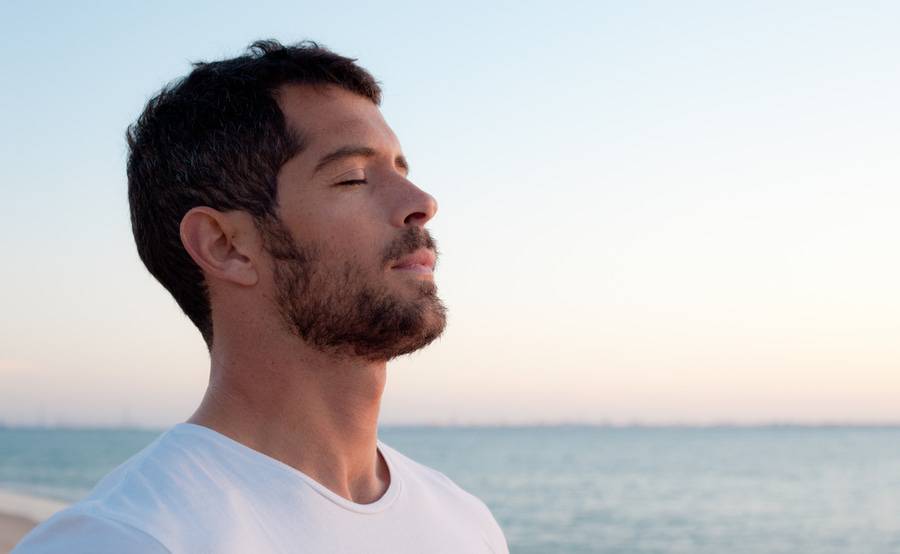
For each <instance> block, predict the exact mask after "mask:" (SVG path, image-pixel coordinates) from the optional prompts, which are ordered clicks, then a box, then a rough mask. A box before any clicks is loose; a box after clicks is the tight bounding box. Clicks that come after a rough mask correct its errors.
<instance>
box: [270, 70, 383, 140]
mask: <svg viewBox="0 0 900 554" xmlns="http://www.w3.org/2000/svg"><path fill="white" fill-rule="evenodd" d="M277 98H278V105H279V106H280V107H281V111H282V112H283V113H284V117H285V120H286V122H287V124H288V127H289V128H291V129H293V130H294V131H297V132H298V133H299V135H300V137H302V142H303V144H304V147H305V148H304V151H305V152H306V153H309V154H312V155H319V154H322V153H324V152H328V151H331V150H333V149H334V148H335V147H340V146H343V145H346V144H351V143H352V144H361V145H366V146H370V147H372V148H374V149H376V150H385V151H399V150H400V145H399V142H398V140H397V137H396V135H394V132H393V131H392V130H391V128H390V127H389V126H388V124H387V122H386V121H385V120H384V117H383V116H382V115H381V110H379V109H378V106H376V105H375V104H374V103H373V102H372V101H371V100H369V99H368V98H366V97H365V96H360V95H358V94H355V93H352V92H349V91H347V90H344V89H342V88H340V87H337V86H333V85H324V86H310V85H286V86H283V87H281V88H280V89H279V90H278V95H277Z"/></svg>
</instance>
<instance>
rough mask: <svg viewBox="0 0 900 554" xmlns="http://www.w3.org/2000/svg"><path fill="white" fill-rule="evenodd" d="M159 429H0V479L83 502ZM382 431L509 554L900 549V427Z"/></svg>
mask: <svg viewBox="0 0 900 554" xmlns="http://www.w3.org/2000/svg"><path fill="white" fill-rule="evenodd" d="M158 434H159V431H142V430H75V429H16V428H7V429H3V428H0V488H4V489H7V490H11V491H14V492H17V493H27V494H31V495H37V496H44V497H49V498H56V499H60V500H64V501H75V500H77V499H79V498H81V497H82V496H84V495H85V494H86V493H87V492H88V491H89V490H90V488H91V487H92V486H93V485H94V483H96V481H97V480H98V479H99V478H100V477H102V476H103V475H104V474H105V473H107V472H108V471H109V470H111V469H112V468H113V467H115V466H116V465H118V464H120V463H122V462H123V461H124V460H126V459H127V458H128V457H129V456H131V455H132V454H134V453H135V452H137V451H138V450H140V448H142V447H143V446H144V445H146V444H147V443H149V442H150V441H152V440H153V439H154V438H155V437H156V436H158ZM379 438H380V439H381V440H382V441H384V442H385V443H387V444H389V445H391V446H393V447H394V448H396V449H397V450H399V451H401V452H403V453H405V454H406V455H408V456H410V457H411V458H413V459H415V460H417V461H419V462H422V463H424V464H426V465H429V466H431V467H434V468H436V469H438V470H440V471H442V472H444V473H445V474H447V475H448V476H449V477H450V478H451V479H453V480H454V481H455V482H457V483H458V484H459V485H460V486H462V487H463V488H464V489H466V490H468V491H470V492H472V493H473V494H475V495H476V496H478V497H479V498H481V499H482V500H484V501H485V503H486V504H487V505H488V506H489V507H490V508H491V511H492V512H493V514H494V516H495V517H496V519H497V521H498V522H499V524H500V526H501V527H502V528H503V530H504V533H505V534H506V537H507V540H508V542H509V545H510V550H511V552H513V553H522V554H537V553H541V554H551V553H588V552H591V553H593V552H596V553H622V554H625V553H629V554H649V553H673V554H675V553H710V554H712V553H716V554H720V553H729V554H739V553H765V554H775V553H782V552H783V553H788V552H790V553H802V554H827V553H838V552H840V553H842V554H843V553H857V552H858V553H865V554H880V553H885V554H887V553H898V552H900V428H896V427H790V426H785V427H780V426H772V427H696V428H690V427H588V426H585V427H581V426H563V427H495V428H489V427H383V428H381V429H379ZM0 510H2V507H0Z"/></svg>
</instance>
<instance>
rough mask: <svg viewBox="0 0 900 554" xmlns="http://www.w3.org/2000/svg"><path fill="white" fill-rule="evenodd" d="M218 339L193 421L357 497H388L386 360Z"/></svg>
mask: <svg viewBox="0 0 900 554" xmlns="http://www.w3.org/2000/svg"><path fill="white" fill-rule="evenodd" d="M222 338H223V339H226V338H225V337H222ZM257 338H258V337H257ZM219 340H220V337H219V336H218V334H217V336H216V341H217V342H214V346H213V350H212V352H211V368H210V382H209V387H208V388H207V391H206V394H205V396H204V397H203V401H202V403H201V404H200V407H199V408H198V409H197V411H196V412H195V413H194V415H193V416H192V417H191V418H190V419H189V420H188V421H189V422H190V423H195V424H197V425H202V426H204V427H208V428H210V429H213V430H215V431H217V432H219V433H221V434H223V435H225V436H228V437H230V438H232V439H234V440H236V441H238V442H240V443H242V444H244V445H246V446H248V447H250V448H252V449H254V450H257V451H259V452H261V453H263V454H265V455H267V456H269V457H271V458H274V459H276V460H279V461H281V462H283V463H285V464H287V465H289V466H292V467H294V468H295V469H297V470H299V471H302V472H303V473H305V474H306V475H308V476H310V477H312V478H313V479H315V480H316V481H318V482H319V483H321V484H322V485H324V486H325V487H327V488H328V489H330V490H332V491H333V492H335V493H336V494H338V495H340V496H342V497H344V498H347V499H349V500H351V501H353V502H357V503H361V504H368V503H371V502H374V501H375V500H377V499H378V498H380V497H381V496H382V494H384V491H385V490H387V487H388V484H389V482H390V476H389V474H388V470H387V466H386V464H385V462H384V460H383V459H381V458H380V456H379V455H378V452H377V448H376V447H377V445H376V440H377V427H378V413H379V409H380V406H381V396H382V393H383V392H384V386H385V380H386V362H368V361H364V360H359V359H352V358H341V357H335V356H329V355H327V354H323V353H321V352H317V351H314V350H312V349H310V348H309V347H307V346H306V345H305V344H297V343H298V342H299V341H298V340H297V339H296V338H295V339H293V340H285V339H284V337H279V339H278V340H274V341H265V342H266V344H260V343H259V341H254V344H252V345H251V344H246V343H245V342H246V341H229V340H222V341H220V342H218V341H219ZM242 343H244V344H242ZM285 344H288V345H291V347H289V348H285V346H284V345H285ZM279 346H280V347H281V348H279Z"/></svg>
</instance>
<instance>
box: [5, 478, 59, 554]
mask: <svg viewBox="0 0 900 554" xmlns="http://www.w3.org/2000/svg"><path fill="white" fill-rule="evenodd" d="M65 506H66V504H65V503H63V502H59V501H57V500H48V499H46V498H38V497H36V496H28V495H24V494H21V493H17V492H12V491H6V490H0V554H8V552H9V551H10V550H12V548H13V547H14V546H15V545H16V543H18V542H19V541H20V540H21V539H22V537H24V536H25V534H26V533H28V531H31V528H32V527H34V526H35V525H37V523H38V522H41V521H44V520H45V519H47V518H48V517H50V516H52V515H53V514H54V513H56V512H57V511H59V510H61V509H62V508H65Z"/></svg>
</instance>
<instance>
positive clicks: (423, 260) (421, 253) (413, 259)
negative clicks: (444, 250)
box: [391, 248, 437, 270]
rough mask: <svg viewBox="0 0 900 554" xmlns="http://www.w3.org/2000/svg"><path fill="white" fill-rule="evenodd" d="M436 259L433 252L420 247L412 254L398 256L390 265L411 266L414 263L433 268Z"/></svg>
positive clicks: (393, 266)
mask: <svg viewBox="0 0 900 554" xmlns="http://www.w3.org/2000/svg"><path fill="white" fill-rule="evenodd" d="M436 260H437V256H435V254H434V252H433V251H431V250H428V249H427V248H420V249H419V250H416V251H415V252H413V253H412V254H409V255H408V256H404V257H402V258H400V259H399V260H398V261H397V263H395V264H394V265H392V266H391V268H392V269H393V268H397V267H411V266H414V265H424V266H425V267H427V268H429V269H432V270H433V269H434V264H435V261H436Z"/></svg>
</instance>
